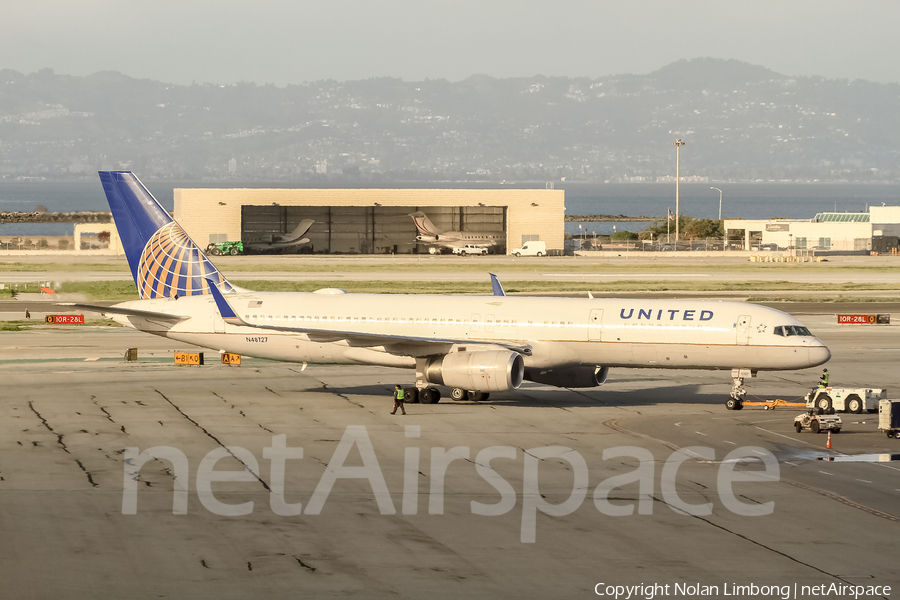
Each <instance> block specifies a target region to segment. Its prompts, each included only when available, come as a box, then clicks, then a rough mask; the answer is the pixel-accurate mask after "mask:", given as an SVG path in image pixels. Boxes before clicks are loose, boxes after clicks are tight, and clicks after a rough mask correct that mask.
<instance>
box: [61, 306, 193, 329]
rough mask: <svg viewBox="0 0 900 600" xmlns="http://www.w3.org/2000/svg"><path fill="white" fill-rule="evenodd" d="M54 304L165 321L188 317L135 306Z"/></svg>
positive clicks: (175, 321)
mask: <svg viewBox="0 0 900 600" xmlns="http://www.w3.org/2000/svg"><path fill="white" fill-rule="evenodd" d="M56 306H65V307H69V308H80V309H82V310H89V311H91V312H96V313H106V314H113V315H125V316H128V317H140V318H142V319H153V320H155V321H165V322H168V323H172V324H175V323H180V322H181V321H186V320H188V319H190V317H186V316H184V315H172V314H169V313H164V312H157V311H154V310H139V309H136V308H125V307H121V306H102V305H100V304H81V303H79V302H57V303H56Z"/></svg>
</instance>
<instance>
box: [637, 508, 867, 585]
mask: <svg viewBox="0 0 900 600" xmlns="http://www.w3.org/2000/svg"><path fill="white" fill-rule="evenodd" d="M651 497H652V498H653V499H654V500H656V501H660V500H659V499H658V498H656V497H655V496H651ZM662 502H663V503H664V504H666V505H668V506H669V507H670V508H671V509H672V510H674V511H675V512H677V513H680V514H683V515H687V516H689V517H693V518H695V519H697V520H698V521H702V522H704V523H706V524H707V525H712V526H713V527H715V528H716V529H720V530H722V531H724V532H725V533H728V534H731V535H733V536H735V537H738V538H741V539H742V540H744V541H747V542H750V543H751V544H753V545H755V546H759V547H760V548H763V549H764V550H768V551H769V552H772V553H773V554H778V555H779V556H783V557H784V558H786V559H788V560H791V561H793V562H795V563H797V564H798V565H803V566H804V567H807V568H810V569H812V570H814V571H818V572H819V573H822V574H823V575H827V576H828V577H833V578H835V579H837V580H838V581H842V582H844V583H846V584H850V583H851V582H850V581H848V580H846V579H844V578H843V577H841V576H840V575H835V574H834V573H829V572H828V571H825V570H824V569H820V568H819V567H817V566H815V565H812V564H809V563H808V562H803V561H802V560H800V559H798V558H795V557H793V556H791V555H790V554H788V553H786V552H782V551H781V550H777V549H776V548H773V547H772V546H767V545H766V544H763V543H762V542H758V541H756V540H754V539H753V538H751V537H748V536H746V535H744V534H742V533H738V532H737V531H733V530H731V529H728V528H727V527H725V526H723V525H719V524H718V523H713V522H712V521H710V520H709V519H706V518H704V517H701V516H699V515H692V514H690V513H688V512H687V511H685V510H682V509H680V508H678V507H676V506H672V505H671V504H669V503H668V502H665V501H664V500H663V501H662Z"/></svg>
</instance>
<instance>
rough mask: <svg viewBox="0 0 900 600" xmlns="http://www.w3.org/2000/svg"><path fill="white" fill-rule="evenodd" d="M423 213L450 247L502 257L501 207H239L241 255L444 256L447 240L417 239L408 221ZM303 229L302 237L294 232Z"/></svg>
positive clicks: (503, 219)
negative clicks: (478, 248)
mask: <svg viewBox="0 0 900 600" xmlns="http://www.w3.org/2000/svg"><path fill="white" fill-rule="evenodd" d="M415 212H422V213H425V214H426V215H427V216H428V218H429V219H430V221H431V223H432V224H433V225H434V227H435V228H436V229H437V230H438V231H439V232H441V236H442V237H446V236H444V234H445V233H446V234H447V235H448V236H450V237H452V238H453V240H455V241H452V243H453V244H466V243H473V244H484V245H485V246H486V247H487V248H488V251H489V252H490V253H491V254H505V253H506V207H500V206H462V207H448V206H440V207H435V206H278V205H267V206H252V205H245V206H242V207H241V241H242V242H243V243H244V248H245V253H248V254H252V253H285V254H297V253H313V252H314V253H316V254H412V253H428V252H441V251H444V252H449V251H450V248H451V247H452V245H451V246H448V245H446V243H445V242H447V240H445V239H441V241H440V243H438V241H437V240H427V241H423V240H419V239H417V237H421V234H420V232H419V231H418V230H417V229H416V226H415V222H414V221H413V219H412V218H411V217H410V216H409V215H410V214H411V213H415ZM309 221H312V223H311V224H310V225H309V226H308V229H306V230H305V233H303V235H302V236H300V237H298V235H297V232H298V228H299V230H303V229H304V227H305V224H306V223H308V222H309Z"/></svg>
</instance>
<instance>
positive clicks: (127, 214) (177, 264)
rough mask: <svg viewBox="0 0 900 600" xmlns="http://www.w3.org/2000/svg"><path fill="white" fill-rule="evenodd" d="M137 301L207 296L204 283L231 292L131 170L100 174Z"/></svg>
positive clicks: (230, 288) (207, 292)
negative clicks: (137, 295) (213, 284)
mask: <svg viewBox="0 0 900 600" xmlns="http://www.w3.org/2000/svg"><path fill="white" fill-rule="evenodd" d="M100 182H101V183H102V184H103V191H104V192H105V193H106V199H107V201H108V202H109V208H110V210H111V211H112V215H113V219H114V220H115V224H116V229H117V230H118V232H119V238H120V239H121V240H122V246H123V248H124V249H125V257H126V258H127V259H128V266H129V267H130V268H131V275H132V277H134V283H135V285H136V286H137V289H138V294H139V295H140V297H141V299H142V300H144V299H149V298H169V297H172V296H175V295H178V296H199V295H205V294H209V280H213V281H218V282H219V283H218V286H219V289H220V290H222V291H224V292H232V291H235V288H234V286H232V285H231V284H230V283H228V281H226V280H225V277H223V276H222V274H221V273H220V272H219V270H218V269H216V267H215V266H213V264H212V263H211V262H209V259H208V258H206V254H204V253H203V251H202V250H200V248H199V247H198V246H197V244H195V243H194V241H193V240H191V238H190V237H189V236H188V235H187V233H185V231H184V229H182V228H181V226H180V225H179V224H178V223H176V222H175V220H174V219H172V217H171V216H169V213H168V212H167V211H166V210H165V209H164V208H163V207H162V206H161V205H160V204H159V202H157V200H156V198H154V197H153V194H151V193H150V191H149V190H148V189H147V188H146V187H144V184H143V183H141V181H140V180H139V179H138V178H137V177H136V176H135V175H134V173H132V172H131V171H100Z"/></svg>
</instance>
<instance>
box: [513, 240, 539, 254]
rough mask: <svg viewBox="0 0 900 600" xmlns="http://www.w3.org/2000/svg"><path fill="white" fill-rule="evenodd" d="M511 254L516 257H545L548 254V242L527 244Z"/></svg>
mask: <svg viewBox="0 0 900 600" xmlns="http://www.w3.org/2000/svg"><path fill="white" fill-rule="evenodd" d="M510 254H513V255H515V256H545V255H546V254H547V243H546V242H537V241H531V242H525V243H524V244H522V247H521V248H516V249H515V250H513V251H512V252H510Z"/></svg>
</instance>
